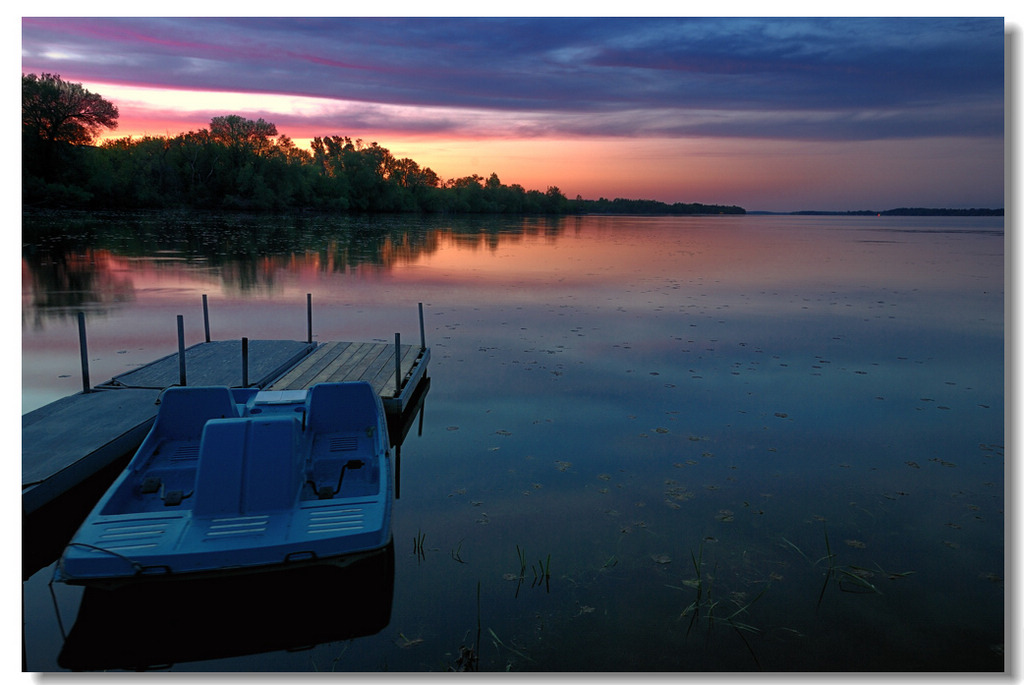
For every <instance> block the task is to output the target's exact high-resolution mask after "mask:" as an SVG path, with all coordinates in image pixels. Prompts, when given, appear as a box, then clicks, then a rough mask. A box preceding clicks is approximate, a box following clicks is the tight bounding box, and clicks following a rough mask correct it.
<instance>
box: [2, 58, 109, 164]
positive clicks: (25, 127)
mask: <svg viewBox="0 0 1024 685" xmlns="http://www.w3.org/2000/svg"><path fill="white" fill-rule="evenodd" d="M117 117H118V112H117V107H115V106H114V105H113V104H111V103H110V102H108V101H106V100H104V99H103V98H102V97H100V96H99V95H97V94H95V93H90V92H89V91H88V90H86V89H85V88H83V87H82V84H80V83H69V82H67V81H65V80H63V79H62V78H61V77H60V76H58V75H56V74H43V75H41V76H36V75H35V74H23V75H22V77H21V133H22V145H23V151H24V154H23V158H22V160H23V164H24V165H25V168H26V171H28V172H30V173H36V174H40V175H42V176H43V178H44V179H45V180H47V181H50V180H53V179H54V175H55V172H56V165H57V159H58V154H59V152H61V150H62V148H64V147H66V146H72V145H88V144H91V143H92V142H93V140H95V138H96V136H98V135H99V134H100V132H101V131H102V130H103V129H104V128H111V129H112V128H117Z"/></svg>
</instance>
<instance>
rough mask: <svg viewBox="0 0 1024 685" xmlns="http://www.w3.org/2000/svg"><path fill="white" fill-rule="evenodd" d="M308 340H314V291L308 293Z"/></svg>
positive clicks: (309, 341) (310, 341)
mask: <svg viewBox="0 0 1024 685" xmlns="http://www.w3.org/2000/svg"><path fill="white" fill-rule="evenodd" d="M306 342H308V343H312V342H313V293H306Z"/></svg>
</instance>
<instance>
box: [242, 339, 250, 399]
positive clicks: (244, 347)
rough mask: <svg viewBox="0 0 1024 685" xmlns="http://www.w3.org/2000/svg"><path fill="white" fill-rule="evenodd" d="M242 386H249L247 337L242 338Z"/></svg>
mask: <svg viewBox="0 0 1024 685" xmlns="http://www.w3.org/2000/svg"><path fill="white" fill-rule="evenodd" d="M242 387H243V388H248V387H249V339H248V338H242Z"/></svg>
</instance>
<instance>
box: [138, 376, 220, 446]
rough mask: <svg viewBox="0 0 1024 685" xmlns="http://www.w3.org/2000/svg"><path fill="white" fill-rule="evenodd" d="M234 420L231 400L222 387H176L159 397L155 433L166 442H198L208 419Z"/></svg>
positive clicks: (168, 389)
mask: <svg viewBox="0 0 1024 685" xmlns="http://www.w3.org/2000/svg"><path fill="white" fill-rule="evenodd" d="M236 416H238V408H237V407H236V405H235V400H234V397H233V396H232V395H231V390H229V389H228V388H227V387H225V386H195V387H179V386H175V387H170V388H167V389H166V390H165V391H164V392H163V394H162V395H161V397H160V408H159V409H158V410H157V415H156V423H155V425H154V431H155V432H156V433H158V434H159V435H160V436H161V437H165V438H170V439H176V440H198V439H199V438H200V436H201V435H202V434H203V426H205V425H206V422H207V421H209V420H210V419H222V418H233V417H236Z"/></svg>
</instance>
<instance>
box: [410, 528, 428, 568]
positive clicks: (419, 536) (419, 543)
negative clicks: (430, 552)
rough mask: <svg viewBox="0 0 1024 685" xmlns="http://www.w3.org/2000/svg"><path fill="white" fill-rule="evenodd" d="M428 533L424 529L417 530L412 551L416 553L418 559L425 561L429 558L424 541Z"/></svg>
mask: <svg viewBox="0 0 1024 685" xmlns="http://www.w3.org/2000/svg"><path fill="white" fill-rule="evenodd" d="M426 538H427V534H426V533H424V532H423V531H422V530H418V531H417V532H416V537H414V538H413V539H412V551H413V554H415V555H416V559H417V560H418V561H423V560H424V559H426V558H427V554H426V551H425V550H424V549H423V541H424V540H426Z"/></svg>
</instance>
